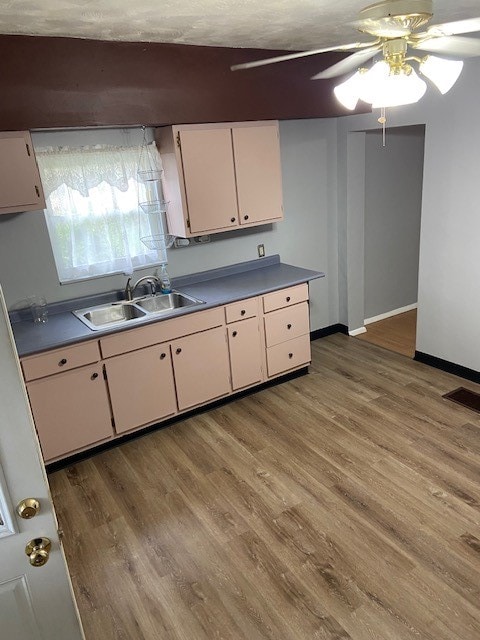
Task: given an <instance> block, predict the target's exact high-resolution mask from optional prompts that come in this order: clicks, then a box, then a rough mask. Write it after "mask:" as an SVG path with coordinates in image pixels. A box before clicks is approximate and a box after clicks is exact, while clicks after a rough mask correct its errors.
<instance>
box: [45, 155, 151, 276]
mask: <svg viewBox="0 0 480 640" xmlns="http://www.w3.org/2000/svg"><path fill="white" fill-rule="evenodd" d="M141 149H142V148H141V147H140V146H134V147H110V146H95V147H80V148H69V147H62V148H48V149H36V151H35V153H36V156H37V160H38V165H39V168H40V173H41V176H42V184H43V188H44V191H45V197H46V201H47V209H46V210H45V217H46V221H47V227H48V232H49V235H50V240H51V243H52V249H53V255H54V258H55V264H56V267H57V271H58V276H59V279H60V282H62V283H64V282H70V281H74V280H79V279H85V278H93V277H98V276H101V275H106V274H111V273H119V272H120V273H131V272H132V271H133V269H136V268H140V267H146V266H149V265H153V264H158V262H159V261H161V260H159V255H158V252H157V251H150V250H148V249H147V248H146V247H145V246H144V245H143V243H142V242H141V241H140V237H141V236H145V235H149V234H151V233H152V232H153V231H152V228H151V220H150V219H149V216H148V215H147V214H145V213H143V212H142V213H139V212H138V198H139V189H142V188H143V185H142V184H141V183H139V182H138V181H137V170H138V162H139V158H140V152H141ZM152 152H153V153H154V154H155V156H156V157H158V162H159V166H161V161H160V158H159V156H158V152H157V151H156V149H155V147H154V146H153V147H152Z"/></svg>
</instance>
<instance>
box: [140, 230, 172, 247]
mask: <svg viewBox="0 0 480 640" xmlns="http://www.w3.org/2000/svg"><path fill="white" fill-rule="evenodd" d="M140 240H141V242H143V244H144V245H145V246H146V247H147V249H150V250H151V251H165V249H170V247H172V246H173V243H174V242H175V236H172V235H171V234H169V233H158V234H155V235H153V236H143V237H141V238H140Z"/></svg>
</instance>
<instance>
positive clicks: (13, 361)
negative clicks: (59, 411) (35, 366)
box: [0, 288, 84, 640]
mask: <svg viewBox="0 0 480 640" xmlns="http://www.w3.org/2000/svg"><path fill="white" fill-rule="evenodd" d="M27 498H35V499H36V500H37V501H38V503H39V505H40V510H39V512H38V513H36V515H34V516H33V517H31V518H29V519H24V518H21V517H20V516H19V515H18V514H17V512H16V507H17V504H18V503H20V502H21V501H22V500H25V499H27ZM30 513H35V510H34V509H32V508H30ZM42 539H44V540H43V542H42ZM30 541H32V548H31V549H30V551H31V555H30V556H27V554H26V547H27V545H28V544H29V543H30ZM47 541H50V543H51V548H50V549H49V547H48V544H47ZM34 547H35V548H34ZM46 559H47V562H46V563H45V564H42V563H43V562H45V560H46ZM31 562H32V563H34V565H36V566H33V565H32V564H31ZM0 637H1V638H2V639H3V638H5V640H7V639H8V640H81V639H82V638H84V636H83V632H82V630H81V623H80V621H79V617H78V612H77V608H76V605H75V600H74V596H73V592H72V588H71V583H70V577H69V575H68V571H67V566H66V563H65V557H64V554H63V549H62V547H61V546H60V542H59V538H58V533H57V521H56V517H55V513H54V510H53V505H52V501H51V498H50V492H49V488H48V483H47V478H46V475H45V472H44V467H43V463H42V459H41V454H40V448H39V444H38V440H37V437H36V433H35V429H34V426H33V420H32V415H31V413H30V407H29V404H28V400H27V394H26V391H25V386H24V384H23V378H22V376H21V372H20V364H19V360H18V356H17V352H16V349H15V346H14V342H13V335H12V332H11V328H10V324H9V321H8V315H7V310H6V307H5V302H4V298H3V293H2V290H1V288H0Z"/></svg>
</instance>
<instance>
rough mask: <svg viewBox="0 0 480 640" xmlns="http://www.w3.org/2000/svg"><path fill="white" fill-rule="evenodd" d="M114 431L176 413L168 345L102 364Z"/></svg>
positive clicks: (137, 425)
mask: <svg viewBox="0 0 480 640" xmlns="http://www.w3.org/2000/svg"><path fill="white" fill-rule="evenodd" d="M105 370H106V372H107V380H108V388H109V390H110V399H111V402H112V412H113V419H114V422H115V431H116V432H117V433H123V432H125V431H130V430H131V429H135V428H136V427H141V426H143V425H146V424H149V423H152V422H155V421H156V420H160V419H161V418H166V417H167V416H170V415H173V414H174V413H175V412H176V410H177V403H176V398H175V384H174V380H173V370H172V358H171V355H170V345H168V344H167V345H156V346H154V347H148V348H146V349H140V350H139V351H133V352H132V353H125V354H124V355H121V356H115V357H114V358H110V359H108V360H106V361H105Z"/></svg>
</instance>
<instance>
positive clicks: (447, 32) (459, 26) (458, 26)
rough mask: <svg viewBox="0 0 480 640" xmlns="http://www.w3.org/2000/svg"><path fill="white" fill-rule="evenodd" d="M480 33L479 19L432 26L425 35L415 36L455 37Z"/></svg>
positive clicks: (418, 34)
mask: <svg viewBox="0 0 480 640" xmlns="http://www.w3.org/2000/svg"><path fill="white" fill-rule="evenodd" d="M475 31H480V18H469V19H468V20H457V21H456V22H445V23H444V24H432V26H431V27H429V28H428V29H427V30H426V31H425V33H417V34H415V35H417V36H420V37H422V36H435V37H440V36H456V35H460V34H462V33H474V32H475Z"/></svg>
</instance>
